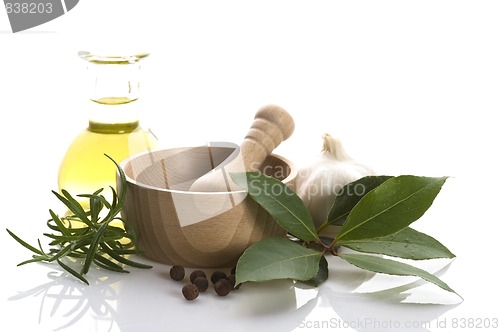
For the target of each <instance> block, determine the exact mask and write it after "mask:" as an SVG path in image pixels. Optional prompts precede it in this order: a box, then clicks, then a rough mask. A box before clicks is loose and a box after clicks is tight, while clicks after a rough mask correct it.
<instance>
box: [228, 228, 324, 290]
mask: <svg viewBox="0 0 500 332" xmlns="http://www.w3.org/2000/svg"><path fill="white" fill-rule="evenodd" d="M321 257H322V254H321V253H320V252H318V251H316V250H312V249H308V248H304V247H302V246H301V245H299V244H296V243H293V242H292V241H290V240H287V239H285V238H281V237H270V238H267V239H264V240H262V241H260V242H257V243H256V244H254V245H253V246H251V247H249V248H248V249H247V250H245V252H244V253H243V255H242V256H241V257H240V259H239V260H238V264H237V265H236V284H237V285H238V284H240V283H243V282H246V281H267V280H274V279H294V280H301V281H305V280H309V279H311V278H313V277H314V276H315V275H316V274H317V273H318V269H319V261H320V259H321Z"/></svg>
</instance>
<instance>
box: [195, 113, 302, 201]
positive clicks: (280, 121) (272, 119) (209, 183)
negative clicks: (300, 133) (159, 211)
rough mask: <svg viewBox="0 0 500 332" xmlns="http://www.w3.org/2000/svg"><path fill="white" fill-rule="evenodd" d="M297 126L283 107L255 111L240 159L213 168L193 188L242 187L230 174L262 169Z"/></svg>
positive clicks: (219, 189) (242, 145) (214, 190)
mask: <svg viewBox="0 0 500 332" xmlns="http://www.w3.org/2000/svg"><path fill="white" fill-rule="evenodd" d="M294 129H295V123H294V121H293V118H292V116H291V115H290V114H289V113H288V112H287V111H286V110H285V109H283V108H282V107H280V106H277V105H267V106H264V107H262V108H260V109H259V110H258V111H257V113H256V114H255V118H254V121H253V123H252V125H251V127H250V129H249V130H248V133H247V134H246V135H245V138H244V140H243V142H242V143H241V145H240V151H239V154H238V155H237V156H236V158H234V159H232V160H229V161H224V162H223V163H221V165H220V166H219V167H217V168H216V169H214V170H213V171H211V172H209V173H207V174H205V175H203V176H201V177H200V178H199V179H197V180H196V181H195V182H194V183H193V184H192V186H191V191H202V192H206V191H210V192H224V191H233V190H241V188H240V187H238V186H237V185H236V184H234V183H232V181H231V178H230V175H229V173H232V172H249V171H258V170H259V169H260V167H261V164H262V162H263V161H264V160H265V159H266V158H267V156H269V155H270V154H271V153H272V152H273V150H274V149H275V148H276V147H277V146H278V145H279V144H280V143H281V142H282V141H284V140H286V139H288V138H289V137H290V136H291V135H292V133H293V130H294Z"/></svg>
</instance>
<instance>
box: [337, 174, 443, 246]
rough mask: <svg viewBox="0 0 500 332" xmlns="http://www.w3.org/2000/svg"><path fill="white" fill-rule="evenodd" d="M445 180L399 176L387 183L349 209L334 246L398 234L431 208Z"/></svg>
mask: <svg viewBox="0 0 500 332" xmlns="http://www.w3.org/2000/svg"><path fill="white" fill-rule="evenodd" d="M445 181H446V177H441V178H430V177H418V176H413V175H402V176H398V177H394V178H391V179H388V180H387V181H385V182H384V183H382V184H381V185H379V186H378V187H377V188H375V189H374V190H372V191H370V192H369V193H368V194H366V195H365V196H364V197H363V198H362V199H361V200H360V201H359V202H358V204H356V206H355V207H354V208H353V209H352V211H351V213H350V214H349V216H348V217H347V220H346V221H345V223H344V225H343V226H342V228H341V230H340V232H339V234H338V236H337V243H338V244H339V245H342V242H343V241H352V240H360V239H369V238H374V237H380V236H386V235H389V234H393V233H396V232H399V231H401V230H402V229H404V228H406V227H407V226H409V225H410V224H411V223H412V222H414V221H415V220H417V219H418V218H420V217H421V216H422V215H423V214H424V213H425V211H427V209H428V208H429V207H430V206H431V205H432V202H433V201H434V198H435V197H436V196H437V194H438V193H439V191H440V190H441V187H442V186H443V184H444V182H445Z"/></svg>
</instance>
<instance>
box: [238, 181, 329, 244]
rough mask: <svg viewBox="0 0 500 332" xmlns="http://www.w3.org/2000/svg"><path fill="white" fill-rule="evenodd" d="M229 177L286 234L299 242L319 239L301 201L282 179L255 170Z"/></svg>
mask: <svg viewBox="0 0 500 332" xmlns="http://www.w3.org/2000/svg"><path fill="white" fill-rule="evenodd" d="M231 178H232V179H233V181H234V182H235V183H236V184H238V185H239V186H241V187H243V188H245V189H246V190H247V191H248V194H249V195H250V196H251V197H252V199H253V200H255V201H256V202H257V203H258V204H259V205H261V206H262V207H263V208H264V209H265V210H266V211H267V212H269V214H270V215H271V216H272V217H273V218H274V220H276V222H277V223H278V224H280V225H281V227H283V228H284V229H286V230H287V231H288V232H289V233H290V234H292V235H293V236H296V237H298V238H299V239H301V240H303V241H316V240H319V237H318V234H317V233H316V229H315V227H314V223H313V221H312V218H311V215H310V214H309V211H308V210H307V208H306V207H305V205H304V202H302V200H301V199H300V197H299V196H297V194H295V193H294V192H293V191H292V190H291V189H290V188H288V187H287V186H286V185H285V184H283V182H281V181H279V180H276V179H275V178H272V177H270V176H267V175H264V174H262V173H259V172H247V173H231Z"/></svg>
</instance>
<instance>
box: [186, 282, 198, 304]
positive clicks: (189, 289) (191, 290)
mask: <svg viewBox="0 0 500 332" xmlns="http://www.w3.org/2000/svg"><path fill="white" fill-rule="evenodd" d="M199 294H200V292H199V290H198V287H196V285H193V284H187V285H186V286H184V287H182V295H184V297H185V298H186V300H189V301H192V300H194V299H196V298H197V297H198V295H199Z"/></svg>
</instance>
